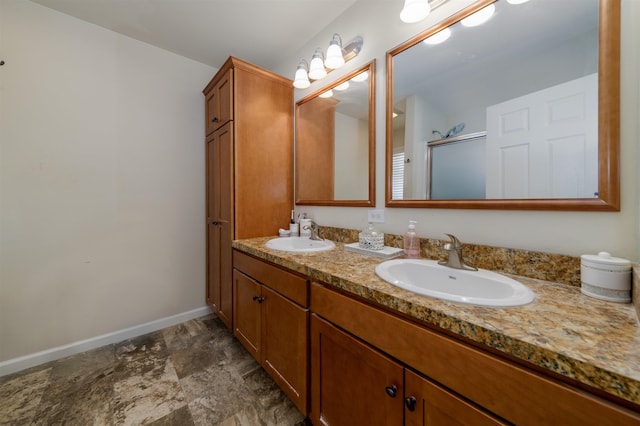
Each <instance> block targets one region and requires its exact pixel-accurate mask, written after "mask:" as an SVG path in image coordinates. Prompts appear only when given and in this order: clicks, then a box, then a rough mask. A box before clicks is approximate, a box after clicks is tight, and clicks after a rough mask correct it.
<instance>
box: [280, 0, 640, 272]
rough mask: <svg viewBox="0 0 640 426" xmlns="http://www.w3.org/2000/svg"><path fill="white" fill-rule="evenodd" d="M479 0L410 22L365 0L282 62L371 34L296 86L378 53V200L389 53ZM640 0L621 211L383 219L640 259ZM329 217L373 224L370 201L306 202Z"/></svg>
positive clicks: (629, 34) (628, 81)
mask: <svg viewBox="0 0 640 426" xmlns="http://www.w3.org/2000/svg"><path fill="white" fill-rule="evenodd" d="M470 3H472V0H451V1H450V2H449V3H447V4H446V5H444V6H442V7H440V8H438V9H436V10H435V11H434V12H432V14H431V15H430V16H429V17H427V19H426V20H425V21H423V22H421V23H417V24H411V25H407V24H403V23H402V22H401V21H400V19H398V14H399V11H400V8H401V7H402V1H384V0H380V1H370V0H359V1H358V2H357V3H356V4H355V5H354V6H353V7H351V8H350V9H348V10H347V11H346V12H345V13H344V14H343V15H341V16H340V17H339V18H338V19H337V20H336V21H334V22H333V23H332V24H331V25H329V26H328V27H327V28H326V29H325V30H324V31H322V32H320V33H319V34H318V35H317V37H316V38H314V39H313V40H312V41H310V42H309V43H307V44H306V45H305V46H304V47H303V48H302V49H300V50H299V51H298V52H293V53H292V54H291V56H290V58H289V59H288V60H287V61H285V62H283V64H282V66H281V67H280V68H279V69H278V70H276V71H277V72H280V73H282V74H284V75H288V76H291V77H292V76H293V74H294V71H295V69H296V65H297V63H298V62H299V61H300V59H301V58H308V57H310V56H311V54H312V53H313V51H314V50H315V48H316V47H317V46H327V45H328V41H329V39H330V38H331V35H332V34H333V33H334V32H338V33H340V34H341V36H342V39H343V40H344V41H345V42H348V40H350V39H352V38H353V37H354V36H356V35H360V36H362V37H363V39H364V45H363V48H362V51H361V53H360V54H359V55H358V57H356V58H355V59H354V60H352V61H351V62H349V63H348V64H347V66H345V67H343V68H342V69H340V70H337V71H334V72H333V73H331V74H330V75H329V77H328V78H326V79H325V80H321V81H320V82H316V83H314V84H312V86H311V87H310V88H309V89H305V90H296V91H295V98H296V100H297V99H300V98H301V97H304V96H306V95H307V94H309V93H311V92H314V91H316V90H319V89H320V88H321V87H322V86H323V85H325V84H328V83H330V82H331V81H333V80H335V79H336V78H339V77H341V76H342V75H344V74H346V73H348V72H350V71H352V70H353V69H355V68H357V67H359V66H361V65H363V64H365V63H367V62H369V61H371V60H372V59H374V58H375V59H376V60H377V67H376V69H377V76H376V80H377V82H376V90H377V96H376V114H377V115H376V117H377V120H376V126H377V131H376V139H377V147H376V157H377V159H376V170H377V172H376V175H377V176H376V204H377V207H378V208H384V200H385V193H384V190H385V176H384V174H385V173H384V170H385V161H384V152H385V121H384V114H385V67H386V64H385V53H386V52H387V51H388V50H390V49H392V48H394V47H396V46H397V45H398V44H400V43H401V42H403V41H404V40H407V39H409V38H411V37H412V36H414V35H416V34H418V33H420V32H421V31H423V30H425V29H427V28H429V27H430V26H432V25H433V24H435V23H436V22H438V21H439V20H440V19H442V18H443V17H446V16H449V15H450V14H451V13H453V12H454V11H455V10H458V9H461V8H462V7H464V6H466V5H468V4H470ZM637 22H640V2H638V1H637V0H622V39H623V42H622V72H621V86H622V100H621V114H622V120H621V121H622V123H621V154H622V155H621V158H622V159H621V169H622V181H621V183H622V185H621V186H622V190H621V197H622V209H621V211H620V212H619V213H594V212H527V211H480V210H445V209H404V208H402V209H399V208H393V209H392V208H387V209H385V219H386V222H385V223H384V224H383V225H382V226H381V227H380V228H381V230H383V231H385V232H389V233H396V234H401V233H403V232H404V230H405V228H406V225H407V222H408V221H409V219H414V220H417V221H418V225H417V231H418V233H419V235H420V236H422V237H430V238H440V239H445V238H446V237H445V236H444V233H445V232H449V233H453V234H456V235H458V237H459V238H460V239H461V240H462V241H463V242H470V243H478V244H488V245H495V246H501V247H512V248H522V249H531V250H539V251H544V252H552V253H560V254H568V255H576V256H577V255H580V254H584V253H596V252H598V251H602V250H606V251H610V252H611V253H613V254H614V255H616V256H620V257H626V258H628V259H632V260H634V261H638V260H640V242H639V239H638V228H639V221H640V217H639V211H640V210H639V198H638V188H639V187H640V183H639V176H638V173H637V169H638V163H639V161H638V159H639V152H638V149H637V145H638V139H639V131H638V123H639V122H640V120H639V117H640V113H639V110H638V100H639V95H640V88H639V84H638V83H639V79H640V67H639V64H638V62H639V51H640V31H639V30H638V28H637V24H636V23H637ZM298 209H299V210H301V211H305V212H307V213H309V214H310V215H311V216H312V217H313V218H314V219H316V220H317V221H318V223H319V224H321V225H329V226H342V227H350V228H362V227H364V226H365V225H366V220H367V212H366V208H361V209H358V208H336V207H313V206H301V207H299V208H298Z"/></svg>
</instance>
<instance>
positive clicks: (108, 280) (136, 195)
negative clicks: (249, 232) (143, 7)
mask: <svg viewBox="0 0 640 426" xmlns="http://www.w3.org/2000/svg"><path fill="white" fill-rule="evenodd" d="M0 43H1V44H0V54H1V55H2V59H4V60H5V61H6V64H5V65H4V66H3V67H0V342H2V343H1V344H0V361H2V360H8V359H12V358H15V357H19V356H23V355H28V354H32V353H35V352H38V351H43V350H45V349H50V348H53V347H57V346H60V345H65V344H69V343H72V342H76V341H79V340H82V339H88V338H91V337H94V336H98V335H101V334H104V333H109V332H114V331H116V330H120V329H123V328H127V327H132V326H135V325H137V324H142V323H145V322H149V321H154V320H157V319H159V318H164V317H169V316H172V315H175V314H179V313H182V312H186V311H190V310H194V309H198V308H202V307H204V305H205V232H204V223H205V221H204V157H203V152H204V150H203V139H204V126H203V123H204V121H203V119H204V101H203V96H202V92H201V91H202V88H203V87H204V86H205V84H206V83H207V82H208V81H209V79H210V78H211V76H212V75H213V74H214V72H215V71H216V70H215V69H214V68H211V67H209V66H206V65H203V64H201V63H197V62H194V61H192V60H188V59H185V58H183V57H180V56H177V55H174V54H172V53H169V52H166V51H163V50H160V49H157V48H155V47H151V46H149V45H146V44H144V43H140V42H138V41H135V40H133V39H129V38H126V37H123V36H120V35H118V34H115V33H113V32H110V31H107V30H104V29H102V28H99V27H97V26H94V25H91V24H88V23H85V22H83V21H80V20H77V19H75V18H71V17H69V16H67V15H64V14H61V13H58V12H54V11H52V10H50V9H48V8H45V7H43V6H40V5H36V4H34V3H31V2H28V1H24V0H2V1H1V2H0Z"/></svg>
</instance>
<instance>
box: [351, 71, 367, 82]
mask: <svg viewBox="0 0 640 426" xmlns="http://www.w3.org/2000/svg"><path fill="white" fill-rule="evenodd" d="M368 79H369V71H363V72H361V73H360V74H358V75H356V76H355V77H353V78H352V79H351V81H353V82H355V83H360V82H363V81H367V80H368Z"/></svg>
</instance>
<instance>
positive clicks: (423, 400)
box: [404, 370, 507, 426]
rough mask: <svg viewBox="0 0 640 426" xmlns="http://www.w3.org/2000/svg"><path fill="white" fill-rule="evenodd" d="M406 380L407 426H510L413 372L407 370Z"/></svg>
mask: <svg viewBox="0 0 640 426" xmlns="http://www.w3.org/2000/svg"><path fill="white" fill-rule="evenodd" d="M404 379H405V422H404V424H405V425H406V426H427V425H428V426H466V425H472V426H497V425H507V423H506V422H503V421H501V420H499V419H497V418H495V417H493V416H492V415H491V414H489V413H487V412H485V411H484V410H482V409H481V408H479V407H477V406H475V405H474V404H472V403H471V402H469V401H466V400H464V399H463V398H460V397H459V396H457V395H455V394H454V393H452V392H450V391H448V390H447V389H445V388H443V387H442V386H440V385H438V384H436V383H435V382H433V381H431V380H429V379H427V378H425V377H422V376H420V375H418V374H416V373H414V372H413V371H411V370H405V373H404Z"/></svg>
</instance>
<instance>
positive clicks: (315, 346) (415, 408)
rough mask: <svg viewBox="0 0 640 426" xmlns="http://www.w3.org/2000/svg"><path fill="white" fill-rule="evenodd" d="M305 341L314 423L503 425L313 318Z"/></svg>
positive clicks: (378, 352)
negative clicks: (307, 342) (308, 349)
mask: <svg viewBox="0 0 640 426" xmlns="http://www.w3.org/2000/svg"><path fill="white" fill-rule="evenodd" d="M311 342H312V343H311V347H312V349H311V351H312V352H311V383H312V391H311V395H312V403H311V406H312V415H311V418H312V421H313V423H314V424H319V425H331V426H341V425H345V426H347V425H348V426H358V425H362V426H370V425H380V426H386V425H402V424H405V425H411V426H418V425H429V426H450V425H451V426H454V425H473V426H483V425H487V426H491V425H493V426H495V425H504V424H506V423H504V422H501V421H500V420H498V419H497V418H495V417H493V416H491V415H490V414H488V413H486V412H484V411H483V410H482V409H480V408H478V407H476V406H474V405H473V404H472V403H470V402H468V401H466V400H464V399H463V398H461V397H459V396H457V395H455V394H454V393H452V392H450V391H448V390H446V389H444V388H443V387H441V386H439V385H437V384H436V383H434V382H433V381H431V380H429V379H427V378H425V377H422V376H420V375H418V374H416V373H414V372H413V371H411V370H409V369H406V368H405V367H404V366H403V365H402V364H400V363H398V362H397V361H395V360H393V359H392V358H390V357H389V356H387V355H385V354H383V353H382V352H380V351H378V350H376V349H374V348H372V347H371V346H369V345H367V344H366V343H364V342H362V341H360V340H359V339H357V338H355V337H353V336H351V335H349V334H347V333H346V332H344V331H342V330H340V329H338V328H337V327H335V326H333V325H332V324H330V323H329V322H327V321H325V320H323V319H322V318H320V317H319V316H317V315H316V314H313V315H312V317H311Z"/></svg>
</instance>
